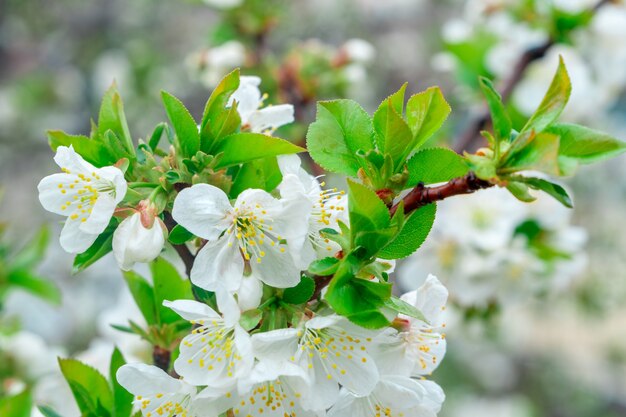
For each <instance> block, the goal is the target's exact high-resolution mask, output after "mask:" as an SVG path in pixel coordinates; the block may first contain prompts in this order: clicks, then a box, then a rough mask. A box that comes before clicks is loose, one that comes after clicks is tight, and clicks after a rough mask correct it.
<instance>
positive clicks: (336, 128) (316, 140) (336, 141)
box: [306, 100, 374, 176]
mask: <svg viewBox="0 0 626 417" xmlns="http://www.w3.org/2000/svg"><path fill="white" fill-rule="evenodd" d="M306 137H307V148H308V150H309V153H310V155H311V157H312V158H313V160H315V162H316V163H318V164H319V165H320V166H321V167H323V168H324V169H326V170H328V171H331V172H337V173H343V174H348V175H351V176H356V174H357V171H358V170H359V168H360V167H361V164H360V162H359V160H358V158H357V157H356V153H357V151H363V152H367V151H369V150H372V149H374V127H373V124H372V119H371V118H370V116H369V115H368V114H367V112H366V111H365V110H363V108H362V107H361V106H360V105H359V104H358V103H356V102H355V101H353V100H333V101H321V102H319V103H318V104H317V116H316V119H315V122H313V123H312V124H311V125H310V126H309V130H308V132H307V135H306Z"/></svg>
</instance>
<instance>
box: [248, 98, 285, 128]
mask: <svg viewBox="0 0 626 417" xmlns="http://www.w3.org/2000/svg"><path fill="white" fill-rule="evenodd" d="M293 114H294V109H293V106H292V105H291V104H279V105H276V106H269V107H265V108H262V109H259V110H257V111H254V112H252V113H251V114H250V115H249V117H248V124H249V125H250V130H251V131H252V132H256V133H262V132H264V131H265V130H267V129H271V130H274V129H277V128H279V127H281V126H284V125H286V124H289V123H292V122H293V121H294V116H293Z"/></svg>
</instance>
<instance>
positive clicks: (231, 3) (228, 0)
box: [202, 0, 243, 9]
mask: <svg viewBox="0 0 626 417" xmlns="http://www.w3.org/2000/svg"><path fill="white" fill-rule="evenodd" d="M202 1H203V2H204V4H207V5H209V6H212V7H215V8H217V9H232V8H234V7H237V6H240V5H241V4H242V3H243V0H202Z"/></svg>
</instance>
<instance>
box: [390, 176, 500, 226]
mask: <svg viewBox="0 0 626 417" xmlns="http://www.w3.org/2000/svg"><path fill="white" fill-rule="evenodd" d="M492 185H493V184H491V183H489V182H487V181H484V180H481V179H479V178H477V177H476V175H475V174H474V173H473V172H470V173H468V174H467V175H465V176H463V177H459V178H454V179H453V180H450V182H447V183H445V184H443V185H438V186H436V187H424V184H421V183H420V184H418V185H417V186H416V187H415V188H413V190H411V191H410V192H409V193H408V194H407V195H406V196H405V197H404V198H403V199H402V201H404V212H405V213H406V214H408V213H410V212H412V211H414V210H417V209H418V208H420V207H423V206H426V205H428V204H430V203H433V202H435V201H440V200H443V199H446V198H448V197H452V196H455V195H462V194H471V193H473V192H474V191H478V190H481V189H483V188H489V187H491V186H492ZM397 209H398V204H395V205H394V206H393V207H391V209H390V210H389V212H390V214H391V215H392V216H393V215H394V214H395V213H396V210H397Z"/></svg>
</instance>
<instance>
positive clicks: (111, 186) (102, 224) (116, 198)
mask: <svg viewBox="0 0 626 417" xmlns="http://www.w3.org/2000/svg"><path fill="white" fill-rule="evenodd" d="M54 161H55V162H56V163H57V165H59V167H61V169H62V171H63V173H62V174H53V175H49V176H47V177H45V178H44V179H42V180H41V182H39V185H38V186H37V189H38V190H39V201H40V202H41V205H42V206H43V207H44V208H45V209H46V210H48V211H51V212H52V213H56V214H60V215H63V216H67V220H66V221H65V226H64V227H63V230H62V231H61V240H60V241H61V246H62V247H63V249H64V250H65V251H67V252H70V253H80V252H84V251H85V250H87V248H89V246H91V244H92V243H93V242H94V241H95V240H96V238H97V237H98V235H100V233H102V232H103V231H104V229H105V228H106V227H107V225H108V224H109V221H110V220H111V217H113V211H114V210H115V207H116V206H117V204H118V203H119V202H120V201H122V199H123V198H124V196H125V195H126V187H127V186H126V181H125V180H124V174H123V173H122V171H120V170H119V169H118V168H116V167H113V166H108V167H104V168H96V167H94V166H93V165H91V164H90V163H89V162H87V161H85V160H84V159H83V158H82V157H81V156H80V155H79V154H78V153H76V152H75V151H74V148H73V147H72V146H70V147H69V148H68V147H65V146H59V147H58V148H57V153H56V155H55V157H54Z"/></svg>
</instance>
